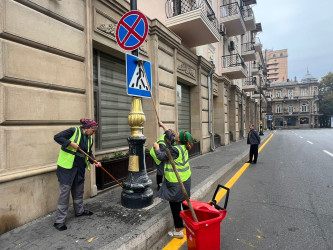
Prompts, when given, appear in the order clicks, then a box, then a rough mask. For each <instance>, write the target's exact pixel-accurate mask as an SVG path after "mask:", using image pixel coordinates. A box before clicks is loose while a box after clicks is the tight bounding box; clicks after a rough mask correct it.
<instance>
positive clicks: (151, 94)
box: [138, 60, 160, 122]
mask: <svg viewBox="0 0 333 250" xmlns="http://www.w3.org/2000/svg"><path fill="white" fill-rule="evenodd" d="M138 63H140V64H141V65H142V69H143V74H144V75H145V78H146V81H147V83H148V89H149V92H150V96H151V100H152V102H153V105H154V109H155V113H156V117H157V121H158V122H160V117H159V116H158V113H157V108H156V105H155V101H154V97H153V93H152V92H151V89H150V85H149V81H148V78H147V74H146V70H145V67H144V65H143V61H141V60H139V61H138Z"/></svg>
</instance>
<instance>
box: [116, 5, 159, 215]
mask: <svg viewBox="0 0 333 250" xmlns="http://www.w3.org/2000/svg"><path fill="white" fill-rule="evenodd" d="M130 6H131V10H137V0H131V1H130ZM138 54H139V51H138V49H135V50H132V55H134V56H138ZM148 85H149V83H148ZM145 120H146V118H145V115H144V113H143V110H142V98H141V97H136V96H134V97H132V108H131V111H130V114H129V116H128V124H129V126H130V127H131V136H130V137H129V138H128V139H127V140H128V145H129V164H128V176H127V177H126V179H125V180H124V182H123V185H124V189H123V191H122V193H121V204H122V205H123V206H124V207H127V208H134V209H140V208H144V207H147V206H149V205H151V204H152V203H153V190H152V189H151V188H150V186H151V185H152V181H151V180H150V179H149V177H148V175H147V170H146V163H145V155H144V154H145V150H144V143H145V142H146V137H145V136H144V135H143V133H142V131H143V124H144V122H145Z"/></svg>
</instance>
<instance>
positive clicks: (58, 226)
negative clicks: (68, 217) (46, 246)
mask: <svg viewBox="0 0 333 250" xmlns="http://www.w3.org/2000/svg"><path fill="white" fill-rule="evenodd" d="M53 226H54V227H55V228H56V229H58V230H59V231H64V230H66V229H67V227H66V225H65V223H54V224H53Z"/></svg>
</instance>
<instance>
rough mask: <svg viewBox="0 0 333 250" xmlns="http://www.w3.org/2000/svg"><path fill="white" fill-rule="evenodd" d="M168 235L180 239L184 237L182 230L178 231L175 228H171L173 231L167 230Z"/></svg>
mask: <svg viewBox="0 0 333 250" xmlns="http://www.w3.org/2000/svg"><path fill="white" fill-rule="evenodd" d="M168 235H169V236H171V237H173V238H177V239H182V238H183V237H184V233H183V230H181V231H179V232H177V231H176V230H173V231H170V232H168Z"/></svg>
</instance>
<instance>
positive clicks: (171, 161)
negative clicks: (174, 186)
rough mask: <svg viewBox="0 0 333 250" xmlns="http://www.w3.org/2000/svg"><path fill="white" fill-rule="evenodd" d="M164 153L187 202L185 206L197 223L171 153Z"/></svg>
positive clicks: (167, 151)
mask: <svg viewBox="0 0 333 250" xmlns="http://www.w3.org/2000/svg"><path fill="white" fill-rule="evenodd" d="M166 153H167V155H168V158H169V161H170V163H171V165H172V168H173V171H174V172H175V174H176V177H177V180H178V183H179V185H180V187H181V189H182V192H183V195H184V197H185V200H186V201H187V204H188V206H189V208H190V210H191V214H192V217H193V219H194V221H195V222H198V218H197V216H196V215H195V212H194V209H193V207H192V203H191V201H190V198H189V197H188V194H187V192H186V189H185V187H184V184H183V182H182V180H181V179H180V176H179V173H178V171H177V168H176V165H175V162H174V161H173V159H172V156H171V153H170V150H169V149H168V148H166Z"/></svg>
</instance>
